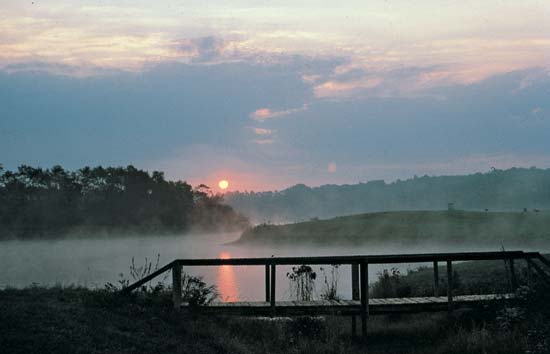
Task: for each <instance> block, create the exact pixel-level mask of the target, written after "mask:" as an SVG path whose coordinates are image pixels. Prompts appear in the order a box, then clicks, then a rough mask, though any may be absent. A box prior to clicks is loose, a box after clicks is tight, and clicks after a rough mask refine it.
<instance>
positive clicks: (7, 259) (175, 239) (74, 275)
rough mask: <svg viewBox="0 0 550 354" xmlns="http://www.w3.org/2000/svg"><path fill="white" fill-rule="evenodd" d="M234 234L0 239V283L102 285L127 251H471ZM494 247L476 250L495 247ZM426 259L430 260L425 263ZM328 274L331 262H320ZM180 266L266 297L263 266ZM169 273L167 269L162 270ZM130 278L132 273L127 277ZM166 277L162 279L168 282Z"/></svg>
mask: <svg viewBox="0 0 550 354" xmlns="http://www.w3.org/2000/svg"><path fill="white" fill-rule="evenodd" d="M238 237H239V234H237V233H228V234H206V235H205V234H202V235H174V236H139V237H120V238H109V239H107V238H87V239H73V240H67V239H60V240H38V241H0V287H6V286H12V287H24V286H28V285H31V284H33V283H37V284H41V285H56V284H59V285H73V284H75V285H82V286H87V287H103V286H104V285H105V283H107V282H113V283H114V282H117V281H118V280H119V279H120V278H119V274H120V273H123V274H124V275H125V277H126V278H130V277H129V266H130V263H131V260H132V257H134V259H135V264H136V265H137V266H142V265H143V264H144V263H145V258H146V257H147V258H148V259H149V260H151V261H153V264H154V263H155V262H156V258H157V255H160V266H163V265H164V264H166V263H169V262H171V261H172V260H174V259H176V258H180V259H181V258H231V257H271V256H272V255H274V256H279V257H283V256H325V255H358V254H392V253H425V252H459V251H473V250H472V249H471V248H469V249H468V248H464V249H457V248H456V247H453V248H452V249H449V248H444V247H443V248H442V247H437V248H435V247H431V248H429V247H428V248H427V247H424V246H423V247H420V246H419V247H413V248H411V247H410V246H406V247H405V246H401V245H385V246H377V247H372V246H347V247H338V248H335V247H310V246H293V247H276V248H274V247H271V246H270V247H249V246H234V245H227V244H226V243H228V242H230V241H233V240H236V239H238ZM497 250H498V247H496V248H485V249H476V250H475V251H497ZM420 265H422V264H418V263H416V264H401V265H371V266H370V267H369V279H370V280H371V282H372V281H373V280H375V278H376V274H377V273H378V272H380V271H381V270H382V269H384V268H386V269H389V268H392V267H398V268H399V269H400V270H401V271H402V272H403V271H406V270H407V269H414V268H417V267H418V266H420ZM428 265H431V264H428ZM324 268H325V271H326V273H327V275H328V273H329V272H330V269H329V268H330V266H327V267H324ZM289 270H290V267H283V266H278V267H277V287H276V289H277V299H288V298H289V290H288V289H289V281H288V279H287V277H286V273H287V272H288V271H289ZM314 270H315V271H316V272H317V275H318V278H317V281H316V285H315V288H316V293H317V297H318V296H319V294H320V293H321V292H322V291H323V289H324V276H323V273H322V272H321V271H320V269H319V267H318V266H316V267H314ZM183 271H184V272H188V273H190V274H194V275H201V276H203V277H204V279H205V280H206V282H207V283H209V284H216V285H217V286H218V289H219V292H220V293H221V299H222V300H223V301H237V300H261V299H264V298H265V293H264V291H265V290H264V289H265V288H264V284H265V279H264V276H265V273H264V267H263V266H235V267H234V266H220V267H184V268H183ZM338 273H339V277H338V290H339V294H340V295H341V296H343V297H344V298H350V297H351V270H350V267H349V266H341V267H339V269H338ZM167 275H168V276H169V273H167ZM130 279H131V278H130ZM169 281H170V277H168V278H167V279H166V282H167V283H168V282H169Z"/></svg>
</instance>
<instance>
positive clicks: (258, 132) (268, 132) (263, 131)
mask: <svg viewBox="0 0 550 354" xmlns="http://www.w3.org/2000/svg"><path fill="white" fill-rule="evenodd" d="M253 129H254V134H256V135H261V136H270V135H272V134H273V130H271V129H264V128H253Z"/></svg>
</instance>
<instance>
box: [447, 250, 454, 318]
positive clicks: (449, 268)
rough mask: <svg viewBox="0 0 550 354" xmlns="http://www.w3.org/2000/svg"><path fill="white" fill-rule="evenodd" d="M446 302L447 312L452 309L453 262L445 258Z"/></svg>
mask: <svg viewBox="0 0 550 354" xmlns="http://www.w3.org/2000/svg"><path fill="white" fill-rule="evenodd" d="M447 302H448V307H449V312H452V311H453V262H452V261H451V260H450V259H449V260H447Z"/></svg>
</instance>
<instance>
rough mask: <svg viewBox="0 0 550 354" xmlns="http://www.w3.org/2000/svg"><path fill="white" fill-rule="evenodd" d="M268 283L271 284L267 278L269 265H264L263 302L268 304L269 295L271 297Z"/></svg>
mask: <svg viewBox="0 0 550 354" xmlns="http://www.w3.org/2000/svg"><path fill="white" fill-rule="evenodd" d="M270 282H271V279H270V278H269V265H268V264H266V265H265V301H267V302H269V299H270V295H271V292H270V290H269V289H270Z"/></svg>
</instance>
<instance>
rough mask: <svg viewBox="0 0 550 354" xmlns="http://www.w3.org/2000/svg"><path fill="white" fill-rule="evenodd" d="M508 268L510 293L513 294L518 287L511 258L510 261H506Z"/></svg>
mask: <svg viewBox="0 0 550 354" xmlns="http://www.w3.org/2000/svg"><path fill="white" fill-rule="evenodd" d="M508 266H509V267H510V292H514V291H516V289H517V287H518V282H517V279H516V271H515V269H514V259H513V258H510V260H509V261H508Z"/></svg>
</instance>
